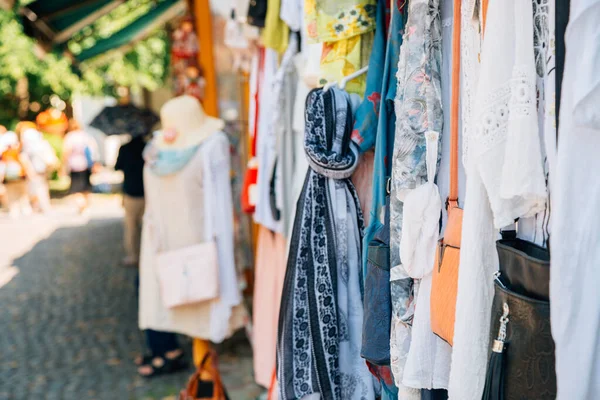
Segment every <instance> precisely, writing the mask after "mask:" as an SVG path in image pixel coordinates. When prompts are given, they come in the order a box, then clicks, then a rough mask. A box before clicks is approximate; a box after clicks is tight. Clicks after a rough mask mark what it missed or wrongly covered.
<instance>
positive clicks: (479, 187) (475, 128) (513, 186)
mask: <svg viewBox="0 0 600 400" xmlns="http://www.w3.org/2000/svg"><path fill="white" fill-rule="evenodd" d="M500 38H501V39H500ZM474 104H475V105H476V108H475V110H474V114H473V116H474V120H473V125H472V130H471V131H470V132H468V135H469V136H468V137H467V142H468V148H467V149H465V152H466V153H467V162H466V164H465V168H466V172H467V188H466V198H465V209H464V217H463V218H464V219H463V230H462V245H461V256H460V267H459V277H458V297H457V304H456V322H455V331H454V346H453V351H452V368H451V371H450V382H449V397H450V399H461V400H463V399H464V400H469V399H473V400H475V399H477V400H479V399H480V398H481V395H482V393H483V386H484V381H485V367H486V362H487V354H488V344H489V334H490V332H489V322H490V310H491V306H492V299H493V273H494V272H495V271H497V270H498V255H497V253H496V249H495V241H496V238H497V235H498V234H497V232H498V229H500V228H502V227H505V226H507V225H511V224H512V223H513V222H514V221H515V219H517V218H521V217H531V216H533V215H535V214H536V213H538V212H540V211H543V210H544V208H545V203H546V185H545V179H544V171H543V161H542V155H541V144H540V138H539V134H538V132H539V131H538V115H537V111H536V110H537V108H536V68H535V57H534V48H533V9H532V4H531V2H529V1H525V2H522V1H509V2H506V1H499V0H490V2H489V8H488V13H487V20H486V30H485V38H484V42H483V46H482V52H481V70H480V74H479V81H478V88H477V94H476V100H475V103H474ZM466 134H467V133H466V132H465V135H466ZM474 307H476V308H477V309H476V310H474Z"/></svg>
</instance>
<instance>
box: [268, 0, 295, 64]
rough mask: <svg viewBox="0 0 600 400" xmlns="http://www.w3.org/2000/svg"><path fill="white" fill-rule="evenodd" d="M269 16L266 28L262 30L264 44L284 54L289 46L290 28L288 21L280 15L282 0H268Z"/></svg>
mask: <svg viewBox="0 0 600 400" xmlns="http://www.w3.org/2000/svg"><path fill="white" fill-rule="evenodd" d="M267 3H268V4H267V16H266V19H265V28H264V29H263V31H262V35H261V38H262V44H263V46H265V47H267V48H270V49H273V50H275V51H277V53H279V54H283V52H285V50H286V49H287V48H288V40H289V33H290V30H289V28H288V26H287V25H286V23H285V22H284V21H283V20H282V19H281V18H280V17H279V11H280V8H281V0H267Z"/></svg>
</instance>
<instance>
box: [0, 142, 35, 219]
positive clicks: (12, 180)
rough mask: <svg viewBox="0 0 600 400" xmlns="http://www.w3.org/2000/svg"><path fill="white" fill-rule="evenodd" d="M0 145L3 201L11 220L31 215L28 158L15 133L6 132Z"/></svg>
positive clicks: (29, 165) (31, 169)
mask: <svg viewBox="0 0 600 400" xmlns="http://www.w3.org/2000/svg"><path fill="white" fill-rule="evenodd" d="M1 139H2V141H1V143H0V152H1V155H0V175H1V176H2V181H3V182H4V189H5V192H6V193H5V201H6V205H7V208H8V212H9V214H10V217H11V218H17V217H19V216H20V215H30V214H31V213H32V209H31V205H30V202H29V193H28V187H27V182H28V179H29V177H30V176H32V174H33V167H32V165H31V162H30V161H29V158H28V157H27V155H26V154H25V153H23V152H22V148H21V142H20V141H19V137H18V135H17V134H16V133H15V132H10V131H9V132H6V133H4V134H3V135H2V138H1Z"/></svg>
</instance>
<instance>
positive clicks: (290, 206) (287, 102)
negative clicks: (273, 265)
mask: <svg viewBox="0 0 600 400" xmlns="http://www.w3.org/2000/svg"><path fill="white" fill-rule="evenodd" d="M298 42H299V39H298V36H297V35H292V36H291V37H290V42H289V45H288V48H287V50H286V52H285V54H284V55H283V58H282V60H281V65H280V66H279V70H278V71H277V75H276V76H275V84H274V88H273V97H274V99H275V101H276V102H277V104H278V107H276V108H275V109H274V110H273V112H272V118H273V120H272V125H273V127H274V134H275V140H276V144H277V148H276V151H277V169H276V173H275V175H276V177H275V192H276V203H277V208H278V209H279V211H280V213H281V214H280V215H281V224H282V233H284V235H287V233H288V232H290V231H291V229H292V227H293V224H294V217H295V213H294V214H293V211H294V208H295V204H296V202H297V201H298V198H297V197H294V194H293V193H294V185H293V183H294V182H295V180H296V170H297V169H296V164H297V160H296V158H297V156H298V155H300V157H304V146H303V144H302V141H300V143H298V140H296V136H297V135H300V136H301V138H303V137H304V129H302V130H301V131H300V133H297V132H295V130H294V128H293V122H294V118H295V117H294V112H295V111H297V107H295V105H296V104H295V103H296V95H297V93H298V89H297V87H298V80H299V79H298V71H297V67H296V63H295V60H296V57H297V56H298V44H299V43H298ZM305 99H306V98H305ZM303 100H304V99H303ZM302 116H303V117H304V110H302ZM303 119H304V118H303ZM298 144H300V148H297V147H295V146H297V145H298Z"/></svg>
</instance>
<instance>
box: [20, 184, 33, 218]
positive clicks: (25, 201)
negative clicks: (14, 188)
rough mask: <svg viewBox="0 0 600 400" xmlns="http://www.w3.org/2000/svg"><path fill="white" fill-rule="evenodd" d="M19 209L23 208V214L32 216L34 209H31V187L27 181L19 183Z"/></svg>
mask: <svg viewBox="0 0 600 400" xmlns="http://www.w3.org/2000/svg"><path fill="white" fill-rule="evenodd" d="M19 187H20V189H19V207H20V208H21V214H23V215H31V214H33V209H32V208H31V199H30V198H29V185H28V182H27V181H25V180H24V181H22V182H19Z"/></svg>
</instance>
